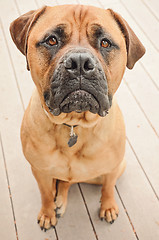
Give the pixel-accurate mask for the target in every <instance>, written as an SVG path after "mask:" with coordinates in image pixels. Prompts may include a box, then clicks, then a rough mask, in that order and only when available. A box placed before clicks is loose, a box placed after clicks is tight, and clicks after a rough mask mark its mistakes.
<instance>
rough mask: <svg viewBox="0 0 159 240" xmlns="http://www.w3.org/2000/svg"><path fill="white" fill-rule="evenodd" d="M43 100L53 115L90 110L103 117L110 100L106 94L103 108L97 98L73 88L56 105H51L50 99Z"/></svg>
mask: <svg viewBox="0 0 159 240" xmlns="http://www.w3.org/2000/svg"><path fill="white" fill-rule="evenodd" d="M49 95H50V94H49ZM45 102H46V105H47V107H48V108H49V111H50V113H52V114H53V115H54V116H58V115H60V113H62V112H63V113H70V112H73V111H75V112H77V113H82V112H86V111H90V112H92V113H94V114H99V115H100V116H101V117H104V116H106V115H107V114H108V109H109V108H110V101H109V98H108V97H107V96H106V101H105V102H106V104H105V107H104V108H103V107H102V106H101V104H100V103H99V101H98V100H97V98H96V97H95V96H94V95H93V94H91V93H89V92H87V91H85V90H75V91H73V92H71V93H69V94H67V95H66V96H65V97H64V98H63V100H62V101H61V103H60V104H59V106H58V107H51V105H52V104H51V101H50V100H46V101H45Z"/></svg>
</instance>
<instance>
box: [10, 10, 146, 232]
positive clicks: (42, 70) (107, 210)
mask: <svg viewBox="0 0 159 240" xmlns="http://www.w3.org/2000/svg"><path fill="white" fill-rule="evenodd" d="M10 33H11V36H12V39H13V41H14V43H15V45H16V46H17V48H18V49H19V50H20V51H21V52H22V54H24V55H25V57H26V61H27V69H28V70H30V72H31V76H32V79H33V81H34V83H35V85H36V89H35V91H34V92H33V95H32V97H31V100H30V103H29V105H28V107H27V109H26V111H25V114H24V118H23V121H22V126H21V142H22V147H23V152H24V155H25V157H26V159H27V160H28V162H29V163H30V165H31V169H32V172H33V175H34V177H35V179H36V181H37V183H38V186H39V190H40V193H41V201H42V207H41V210H40V213H39V214H38V218H37V219H38V223H39V225H40V227H41V229H42V230H44V231H46V230H47V229H49V228H50V227H51V226H55V225H56V223H57V217H60V216H62V215H63V214H64V212H65V209H66V205H67V195H68V190H69V187H70V185H71V184H73V183H78V182H87V183H94V184H102V194H101V208H100V212H99V217H100V218H101V220H103V219H105V220H106V221H107V222H109V223H113V222H114V221H115V220H116V219H117V216H118V213H119V209H118V206H117V204H116V201H115V199H114V186H115V184H116V181H117V179H118V178H119V177H120V176H121V175H122V173H123V172H124V170H125V166H126V163H125V160H124V153H125V138H126V137H125V125H124V121H123V117H122V113H121V111H120V109H119V106H118V104H117V102H116V100H115V98H114V97H113V96H114V94H115V92H116V90H117V89H118V87H119V85H120V83H121V80H122V78H123V74H124V71H125V68H126V67H127V68H129V69H132V68H133V66H134V64H135V63H136V62H137V61H138V60H139V59H140V58H141V57H142V56H143V55H144V53H145V48H144V46H143V45H142V43H141V42H140V40H139V39H138V38H137V36H136V35H135V33H134V32H133V30H132V29H131V28H130V26H129V25H128V23H127V22H126V21H125V20H124V19H123V18H122V17H121V16H120V15H119V14H118V13H116V12H114V11H113V10H111V9H107V10H104V9H100V8H96V7H93V6H83V5H63V6H55V7H47V6H44V7H42V8H41V9H39V10H36V11H30V12H28V13H26V14H24V15H22V16H20V17H19V18H17V19H16V20H15V21H13V22H12V23H11V26H10ZM123 97H124V96H123ZM57 183H58V184H57Z"/></svg>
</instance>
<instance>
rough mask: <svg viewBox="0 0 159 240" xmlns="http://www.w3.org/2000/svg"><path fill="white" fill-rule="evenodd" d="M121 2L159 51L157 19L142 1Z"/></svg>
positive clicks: (125, 0)
mask: <svg viewBox="0 0 159 240" xmlns="http://www.w3.org/2000/svg"><path fill="white" fill-rule="evenodd" d="M121 2H122V3H123V4H124V6H126V8H127V10H128V11H129V13H130V14H131V15H132V16H133V17H134V19H135V21H136V22H137V23H138V25H139V26H141V28H142V30H143V31H144V32H145V34H146V35H147V37H148V38H149V39H150V40H151V42H152V43H153V44H154V46H155V47H156V49H157V50H159V46H158V35H157V34H156V33H157V32H159V22H158V21H157V19H156V18H155V17H154V16H153V15H152V14H151V12H150V11H149V10H148V8H147V7H146V6H145V5H144V4H143V2H142V1H141V0H129V1H127V0H121Z"/></svg>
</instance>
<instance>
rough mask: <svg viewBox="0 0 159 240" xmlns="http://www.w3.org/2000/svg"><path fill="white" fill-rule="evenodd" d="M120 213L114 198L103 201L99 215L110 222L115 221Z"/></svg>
mask: <svg viewBox="0 0 159 240" xmlns="http://www.w3.org/2000/svg"><path fill="white" fill-rule="evenodd" d="M118 214H119V209H118V205H117V204H116V202H115V200H114V199H106V200H105V201H103V202H102V203H101V209H100V213H99V217H100V219H101V220H104V219H105V220H106V221H107V222H108V223H111V224H112V223H114V221H115V220H116V219H117V217H118Z"/></svg>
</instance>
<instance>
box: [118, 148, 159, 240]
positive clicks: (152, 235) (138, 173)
mask: <svg viewBox="0 0 159 240" xmlns="http://www.w3.org/2000/svg"><path fill="white" fill-rule="evenodd" d="M125 159H126V161H127V168H126V171H125V173H124V175H123V176H122V177H121V178H120V179H119V180H118V182H117V188H118V190H119V192H120V195H121V197H122V200H123V202H124V204H125V205H126V208H127V211H128V214H129V216H130V218H131V220H132V223H133V225H134V228H135V230H136V233H137V236H138V238H139V239H140V240H150V239H151V240H157V239H159V227H158V219H159V204H158V199H157V198H156V196H155V194H154V192H153V191H152V188H151V186H150V185H149V182H148V181H147V179H146V178H145V175H144V173H143V171H142V169H141V168H140V165H139V163H138V161H137V159H136V158H135V156H134V154H133V152H132V150H131V149H130V146H129V145H128V144H127V147H126V154H125ZM154 209H155V210H154Z"/></svg>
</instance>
